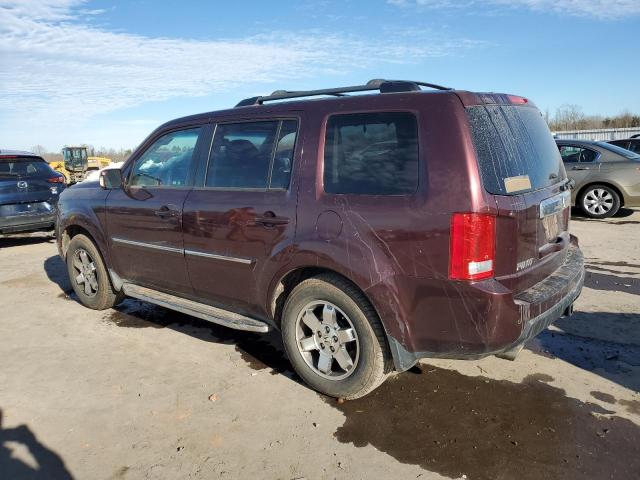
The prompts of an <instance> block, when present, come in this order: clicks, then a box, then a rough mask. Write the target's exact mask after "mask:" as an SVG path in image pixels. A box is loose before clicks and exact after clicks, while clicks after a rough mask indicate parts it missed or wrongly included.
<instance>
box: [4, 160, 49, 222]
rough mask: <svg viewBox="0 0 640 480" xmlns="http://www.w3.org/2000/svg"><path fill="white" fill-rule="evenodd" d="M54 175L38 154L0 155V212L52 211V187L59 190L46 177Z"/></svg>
mask: <svg viewBox="0 0 640 480" xmlns="http://www.w3.org/2000/svg"><path fill="white" fill-rule="evenodd" d="M54 176H57V174H56V173H55V172H54V171H53V170H52V169H51V168H50V167H49V165H48V164H47V163H46V162H45V161H44V160H42V159H41V158H39V157H29V156H13V157H6V156H5V157H2V156H0V214H1V215H2V216H12V215H20V214H27V213H47V212H48V211H51V210H52V197H53V198H57V197H54V195H53V194H52V191H51V189H52V188H58V189H60V188H61V186H60V185H59V184H56V183H50V182H49V179H50V178H52V177H54Z"/></svg>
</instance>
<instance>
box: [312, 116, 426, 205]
mask: <svg viewBox="0 0 640 480" xmlns="http://www.w3.org/2000/svg"><path fill="white" fill-rule="evenodd" d="M418 177H419V175H418V125H417V121H416V117H415V116H414V115H412V114H411V113H402V112H380V113H359V114H346V115H333V116H331V117H329V121H328V122H327V133H326V137H325V145H324V190H325V192H328V193H344V194H360V195H408V194H411V193H414V192H415V191H416V190H417V188H418Z"/></svg>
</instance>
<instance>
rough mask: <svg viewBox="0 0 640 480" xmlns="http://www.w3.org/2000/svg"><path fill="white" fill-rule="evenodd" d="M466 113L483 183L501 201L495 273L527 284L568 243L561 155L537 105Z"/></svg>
mask: <svg viewBox="0 0 640 480" xmlns="http://www.w3.org/2000/svg"><path fill="white" fill-rule="evenodd" d="M467 114H468V118H469V122H470V126H471V132H472V137H473V141H474V144H475V148H476V154H477V159H478V167H479V170H480V174H481V178H482V183H483V186H484V188H485V190H487V191H488V192H489V193H491V194H493V197H494V199H495V202H496V206H497V207H498V218H497V221H496V230H497V231H496V233H497V235H496V239H497V240H496V252H497V253H496V268H495V271H496V276H497V277H498V279H499V280H500V281H502V282H503V283H505V284H507V285H508V286H509V287H510V288H513V289H515V290H516V291H518V290H524V289H526V288H529V287H530V286H532V285H533V284H535V283H537V282H538V281H540V280H542V279H543V278H545V277H546V276H547V275H548V274H549V273H551V272H552V271H553V270H555V269H556V268H557V267H558V266H559V265H560V264H561V263H562V261H563V260H564V255H565V253H566V250H567V247H568V245H569V234H568V224H569V215H570V194H569V191H568V190H567V178H566V173H565V169H564V167H563V163H562V159H561V157H560V153H559V151H558V147H557V146H556V143H555V141H554V139H553V137H552V135H551V132H550V131H549V128H548V127H547V124H546V122H545V121H544V118H543V117H542V115H541V114H540V112H539V111H538V109H537V108H535V107H533V106H530V105H520V106H516V105H474V106H470V107H467ZM525 272H526V273H527V275H524V273H525Z"/></svg>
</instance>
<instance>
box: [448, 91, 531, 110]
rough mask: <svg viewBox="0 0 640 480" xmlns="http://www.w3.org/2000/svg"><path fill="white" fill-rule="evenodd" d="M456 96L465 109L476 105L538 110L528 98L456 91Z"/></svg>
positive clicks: (504, 94)
mask: <svg viewBox="0 0 640 480" xmlns="http://www.w3.org/2000/svg"><path fill="white" fill-rule="evenodd" d="M455 94H456V95H457V96H458V98H459V99H460V101H461V102H462V104H463V105H464V106H465V107H471V106H474V105H518V106H527V107H533V108H537V107H536V105H535V104H534V103H533V102H532V101H531V100H529V99H528V98H526V97H521V96H520V95H511V94H508V93H491V92H488V93H483V92H466V91H461V90H456V91H455Z"/></svg>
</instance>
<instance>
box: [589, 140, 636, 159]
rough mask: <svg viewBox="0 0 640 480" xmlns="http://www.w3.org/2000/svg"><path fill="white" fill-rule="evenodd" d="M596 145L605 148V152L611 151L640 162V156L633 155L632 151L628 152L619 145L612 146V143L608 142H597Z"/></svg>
mask: <svg viewBox="0 0 640 480" xmlns="http://www.w3.org/2000/svg"><path fill="white" fill-rule="evenodd" d="M596 145H598V146H599V147H601V148H604V149H605V150H609V151H610V152H613V153H617V154H618V155H622V156H623V157H625V158H628V159H629V160H640V155H638V154H637V153H633V152H632V151H631V150H627V149H626V148H622V147H618V146H617V145H611V144H610V143H606V142H596Z"/></svg>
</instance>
